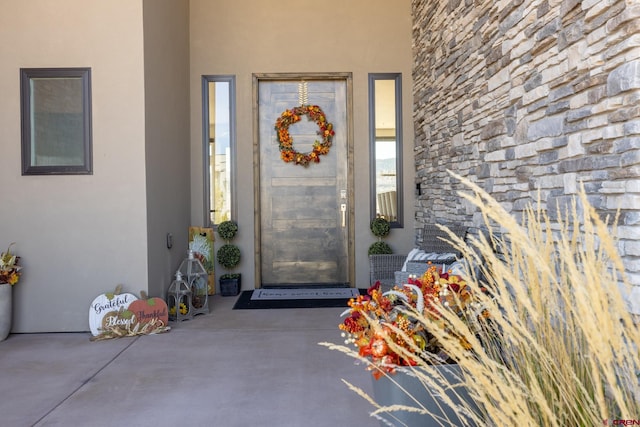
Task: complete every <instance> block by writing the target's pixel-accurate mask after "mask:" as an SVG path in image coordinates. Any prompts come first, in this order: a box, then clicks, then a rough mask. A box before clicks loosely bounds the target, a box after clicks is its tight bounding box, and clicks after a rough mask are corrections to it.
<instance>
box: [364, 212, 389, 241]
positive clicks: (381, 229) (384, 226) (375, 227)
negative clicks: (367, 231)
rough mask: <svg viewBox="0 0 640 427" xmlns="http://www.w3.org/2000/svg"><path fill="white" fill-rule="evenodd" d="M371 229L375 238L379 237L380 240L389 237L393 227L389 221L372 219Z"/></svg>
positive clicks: (377, 218)
mask: <svg viewBox="0 0 640 427" xmlns="http://www.w3.org/2000/svg"><path fill="white" fill-rule="evenodd" d="M369 228H371V232H372V233H373V235H374V236H376V237H378V239H381V238H383V237H385V236H387V235H388V234H389V232H390V231H391V225H390V224H389V221H387V220H386V219H384V218H381V217H376V218H374V219H372V220H371V224H370V225H369Z"/></svg>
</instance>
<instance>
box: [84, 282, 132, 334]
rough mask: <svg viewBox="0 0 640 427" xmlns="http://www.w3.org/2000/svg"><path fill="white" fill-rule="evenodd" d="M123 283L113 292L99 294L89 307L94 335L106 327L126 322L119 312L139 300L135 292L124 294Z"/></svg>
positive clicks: (90, 322) (90, 323) (90, 325)
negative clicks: (120, 317) (119, 317)
mask: <svg viewBox="0 0 640 427" xmlns="http://www.w3.org/2000/svg"><path fill="white" fill-rule="evenodd" d="M121 292H122V285H118V286H116V289H115V291H114V292H113V293H111V292H107V293H104V294H102V295H98V296H97V297H96V298H95V299H94V300H93V302H92V303H91V307H89V328H90V329H91V333H92V334H93V336H94V337H95V336H97V335H99V334H100V333H101V332H102V331H104V330H105V329H106V328H109V327H113V326H117V324H123V323H126V320H125V318H123V319H118V316H119V313H124V311H125V310H126V309H127V308H129V304H131V303H132V302H133V301H135V300H137V299H138V297H136V296H135V295H133V294H130V293H124V294H122V293H121Z"/></svg>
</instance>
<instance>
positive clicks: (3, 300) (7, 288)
mask: <svg viewBox="0 0 640 427" xmlns="http://www.w3.org/2000/svg"><path fill="white" fill-rule="evenodd" d="M12 293H13V286H12V285H9V284H1V285H0V341H4V340H5V339H6V338H7V337H8V336H9V332H10V331H11V318H12V315H13V313H12V307H13V304H12V296H13V295H12Z"/></svg>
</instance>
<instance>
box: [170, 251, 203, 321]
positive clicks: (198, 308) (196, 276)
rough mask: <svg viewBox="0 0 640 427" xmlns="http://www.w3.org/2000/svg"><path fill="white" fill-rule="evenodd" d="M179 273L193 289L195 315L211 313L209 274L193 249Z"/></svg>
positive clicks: (192, 303) (192, 300)
mask: <svg viewBox="0 0 640 427" xmlns="http://www.w3.org/2000/svg"><path fill="white" fill-rule="evenodd" d="M178 271H179V272H180V273H181V274H182V277H183V278H184V279H185V281H186V282H187V285H189V289H191V305H192V306H193V315H194V316H195V315H196V314H206V313H209V273H208V272H207V270H206V269H205V268H204V265H202V262H200V260H199V259H198V258H197V257H196V256H195V254H194V252H193V251H192V250H191V249H189V251H188V252H187V257H186V258H185V259H184V260H183V261H182V263H181V264H180V267H179V268H178Z"/></svg>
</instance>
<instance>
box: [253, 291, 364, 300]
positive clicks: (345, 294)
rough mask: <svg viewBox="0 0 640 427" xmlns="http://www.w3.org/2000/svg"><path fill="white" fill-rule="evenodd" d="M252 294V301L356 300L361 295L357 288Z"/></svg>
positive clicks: (254, 292) (258, 292) (256, 292)
mask: <svg viewBox="0 0 640 427" xmlns="http://www.w3.org/2000/svg"><path fill="white" fill-rule="evenodd" d="M252 292H253V294H252V295H251V299H252V300H274V299H337V298H356V297H357V296H358V295H360V292H359V291H358V290H357V289H355V288H302V289H256V290H254V291H252Z"/></svg>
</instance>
